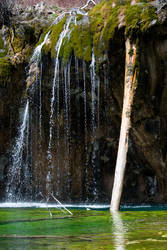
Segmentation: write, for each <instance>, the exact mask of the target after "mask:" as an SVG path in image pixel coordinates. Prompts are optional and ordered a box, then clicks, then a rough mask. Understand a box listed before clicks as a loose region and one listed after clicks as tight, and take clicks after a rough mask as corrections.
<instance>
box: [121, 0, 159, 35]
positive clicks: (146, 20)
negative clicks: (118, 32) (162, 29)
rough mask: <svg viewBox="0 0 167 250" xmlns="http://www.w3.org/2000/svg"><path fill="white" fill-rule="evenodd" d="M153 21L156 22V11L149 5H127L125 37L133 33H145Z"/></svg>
mask: <svg viewBox="0 0 167 250" xmlns="http://www.w3.org/2000/svg"><path fill="white" fill-rule="evenodd" d="M153 20H157V14H156V9H155V8H154V7H153V6H150V5H149V4H142V5H133V6H131V5H127V6H126V8H125V22H126V29H125V33H126V35H129V36H131V35H132V34H133V32H135V31H136V30H138V31H139V32H145V31H146V30H147V29H148V28H149V27H150V25H151V22H152V21H153Z"/></svg>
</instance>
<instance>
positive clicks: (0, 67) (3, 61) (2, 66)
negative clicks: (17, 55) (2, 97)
mask: <svg viewBox="0 0 167 250" xmlns="http://www.w3.org/2000/svg"><path fill="white" fill-rule="evenodd" d="M10 80H11V63H10V60H9V58H8V57H3V58H0V82H1V83H2V82H9V81H10Z"/></svg>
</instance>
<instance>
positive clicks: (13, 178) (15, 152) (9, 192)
mask: <svg viewBox="0 0 167 250" xmlns="http://www.w3.org/2000/svg"><path fill="white" fill-rule="evenodd" d="M28 116H29V101H28V100H27V102H26V105H25V108H24V112H23V118H22V121H21V125H20V127H19V129H18V131H19V134H18V137H17V138H16V141H15V145H14V147H13V149H12V165H11V167H10V169H9V172H8V183H7V187H6V200H7V201H18V200H20V199H21V190H20V189H21V188H23V187H22V186H20V185H18V183H19V184H20V183H21V179H22V182H23V180H24V178H26V179H28V178H27V175H28V169H27V164H26V162H25V161H24V155H23V152H24V147H25V138H26V137H28ZM26 129H27V130H26ZM26 132H27V135H26ZM26 141H27V140H26ZM26 146H27V145H26ZM25 182H26V181H25ZM25 184H28V183H25Z"/></svg>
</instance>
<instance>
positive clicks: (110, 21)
mask: <svg viewBox="0 0 167 250" xmlns="http://www.w3.org/2000/svg"><path fill="white" fill-rule="evenodd" d="M113 3H114V4H115V5H116V6H115V7H114V8H113ZM123 4H124V1H123ZM120 7H121V5H120V4H119V3H118V1H111V0H108V1H102V2H101V3H100V4H99V5H97V6H95V8H93V9H92V10H91V11H90V13H89V16H90V20H91V24H90V27H91V32H92V34H93V46H94V51H95V55H96V57H99V56H100V55H102V54H103V52H104V51H105V50H106V49H107V48H108V44H109V41H110V40H111V39H112V38H113V36H114V34H115V29H116V28H117V26H118V14H119V9H120Z"/></svg>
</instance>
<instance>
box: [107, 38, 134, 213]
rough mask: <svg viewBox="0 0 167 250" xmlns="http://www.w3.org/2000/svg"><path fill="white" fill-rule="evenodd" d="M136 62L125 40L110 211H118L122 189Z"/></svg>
mask: <svg viewBox="0 0 167 250" xmlns="http://www.w3.org/2000/svg"><path fill="white" fill-rule="evenodd" d="M135 64H136V45H135V43H130V40H129V39H127V40H126V62H125V83H124V84H125V86H124V101H123V111H122V122H121V131H120V138H119V147H118V153H117V162H116V169H115V177H114V185H113V191H112V199H111V206H110V211H111V212H112V211H118V210H119V206H120V200H121V194H122V189H123V181H124V173H125V167H126V159H127V152H128V140H129V129H130V127H131V121H130V119H131V110H132V104H133V97H134V90H135V85H136V84H135V82H136V74H137V69H136V67H135Z"/></svg>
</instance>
